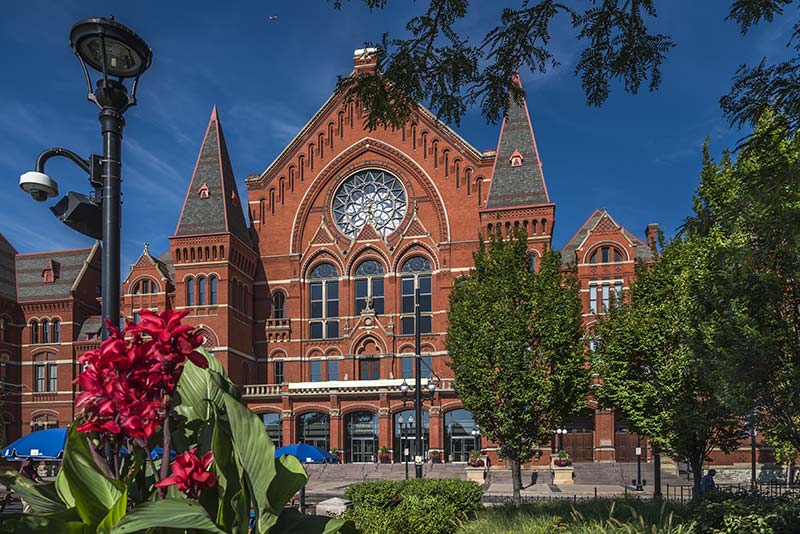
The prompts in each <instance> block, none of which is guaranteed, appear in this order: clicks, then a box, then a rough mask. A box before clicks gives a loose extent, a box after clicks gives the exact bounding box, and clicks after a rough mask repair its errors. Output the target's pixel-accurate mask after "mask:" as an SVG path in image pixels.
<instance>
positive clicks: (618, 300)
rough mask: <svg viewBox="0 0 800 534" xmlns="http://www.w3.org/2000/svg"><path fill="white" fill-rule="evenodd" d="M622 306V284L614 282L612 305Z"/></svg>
mask: <svg viewBox="0 0 800 534" xmlns="http://www.w3.org/2000/svg"><path fill="white" fill-rule="evenodd" d="M620 304H622V282H614V305H615V306H619V305H620Z"/></svg>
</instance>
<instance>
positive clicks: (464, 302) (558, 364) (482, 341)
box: [447, 233, 589, 503]
mask: <svg viewBox="0 0 800 534" xmlns="http://www.w3.org/2000/svg"><path fill="white" fill-rule="evenodd" d="M474 258H475V268H474V269H473V270H472V271H471V272H470V273H469V275H467V276H465V277H464V278H462V279H460V280H458V281H457V282H456V283H455V284H454V286H453V291H452V293H451V296H450V311H449V312H448V318H449V321H450V326H449V328H448V331H447V350H448V351H449V353H450V366H451V367H452V368H453V370H454V373H455V383H456V390H457V392H458V396H459V398H460V399H461V400H462V402H463V403H464V407H465V408H467V409H468V410H470V411H471V412H472V414H473V415H474V417H475V420H476V422H477V423H478V424H480V426H481V430H482V433H483V434H484V435H485V436H487V437H488V438H489V439H491V440H492V441H494V442H496V443H498V445H499V446H500V450H501V452H502V454H503V455H504V456H505V457H506V458H508V460H509V462H510V464H511V472H512V480H513V488H514V501H515V502H516V503H519V502H520V490H521V486H522V473H521V465H522V464H523V463H524V462H527V461H529V460H530V459H531V458H532V457H533V456H534V454H535V453H536V451H537V446H539V445H541V444H543V443H546V442H547V440H548V439H549V438H550V436H551V435H552V432H553V428H555V427H556V426H557V425H560V424H562V423H563V422H564V419H565V418H566V417H567V416H568V415H570V414H572V413H576V412H577V411H579V410H580V409H581V408H583V407H585V406H586V400H587V395H588V387H589V374H588V370H587V366H586V358H585V356H584V352H583V344H582V337H583V329H582V327H581V304H580V299H579V296H578V287H579V286H578V282H577V280H576V279H575V278H574V277H573V276H571V275H568V276H566V277H565V276H564V275H563V273H562V272H561V257H560V255H559V254H558V253H556V252H548V253H546V254H545V255H544V257H543V258H542V261H541V266H540V269H539V271H538V272H536V273H534V272H531V271H530V269H529V268H528V265H529V262H528V250H527V237H526V236H525V234H524V233H520V234H517V235H516V236H515V237H514V238H513V239H510V240H504V239H503V238H502V237H500V236H498V235H495V236H492V237H491V239H490V240H489V242H488V243H486V242H484V241H483V240H481V244H480V247H479V250H478V251H477V252H476V253H475V254H474Z"/></svg>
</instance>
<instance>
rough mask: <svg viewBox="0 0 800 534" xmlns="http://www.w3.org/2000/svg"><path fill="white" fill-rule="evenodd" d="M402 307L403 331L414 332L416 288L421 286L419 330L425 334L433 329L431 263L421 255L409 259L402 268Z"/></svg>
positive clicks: (405, 332) (406, 332)
mask: <svg viewBox="0 0 800 534" xmlns="http://www.w3.org/2000/svg"><path fill="white" fill-rule="evenodd" d="M401 271H402V273H403V275H402V279H401V284H402V308H401V314H402V318H401V323H402V324H401V332H402V333H403V334H413V333H414V328H415V325H414V313H415V312H414V307H415V304H416V300H415V290H416V289H417V288H419V305H420V324H419V331H420V332H421V333H423V334H427V333H430V332H431V331H432V322H433V319H432V315H431V311H432V298H431V297H432V292H431V264H430V262H429V261H428V260H426V259H425V258H423V257H421V256H415V257H413V258H410V259H409V260H407V261H406V262H405V263H404V264H403V267H402V269H401Z"/></svg>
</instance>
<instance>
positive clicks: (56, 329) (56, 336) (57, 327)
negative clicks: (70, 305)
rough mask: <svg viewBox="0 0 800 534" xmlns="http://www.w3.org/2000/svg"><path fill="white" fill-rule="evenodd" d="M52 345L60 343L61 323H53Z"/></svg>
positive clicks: (56, 321) (56, 320)
mask: <svg viewBox="0 0 800 534" xmlns="http://www.w3.org/2000/svg"><path fill="white" fill-rule="evenodd" d="M53 343H61V321H59V320H58V319H55V320H54V321H53Z"/></svg>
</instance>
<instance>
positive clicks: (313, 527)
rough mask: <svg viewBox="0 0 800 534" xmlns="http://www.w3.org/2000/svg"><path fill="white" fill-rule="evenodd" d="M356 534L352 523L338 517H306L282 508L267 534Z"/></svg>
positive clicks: (295, 511)
mask: <svg viewBox="0 0 800 534" xmlns="http://www.w3.org/2000/svg"><path fill="white" fill-rule="evenodd" d="M298 532H302V533H303V534H358V530H356V527H355V525H354V524H353V522H352V521H346V520H344V519H341V518H338V517H321V516H308V515H304V514H301V513H300V512H298V511H297V510H293V509H291V508H284V510H283V512H282V513H281V515H280V517H279V518H278V522H277V523H276V524H275V526H274V527H272V530H270V531H269V534H295V533H298Z"/></svg>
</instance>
